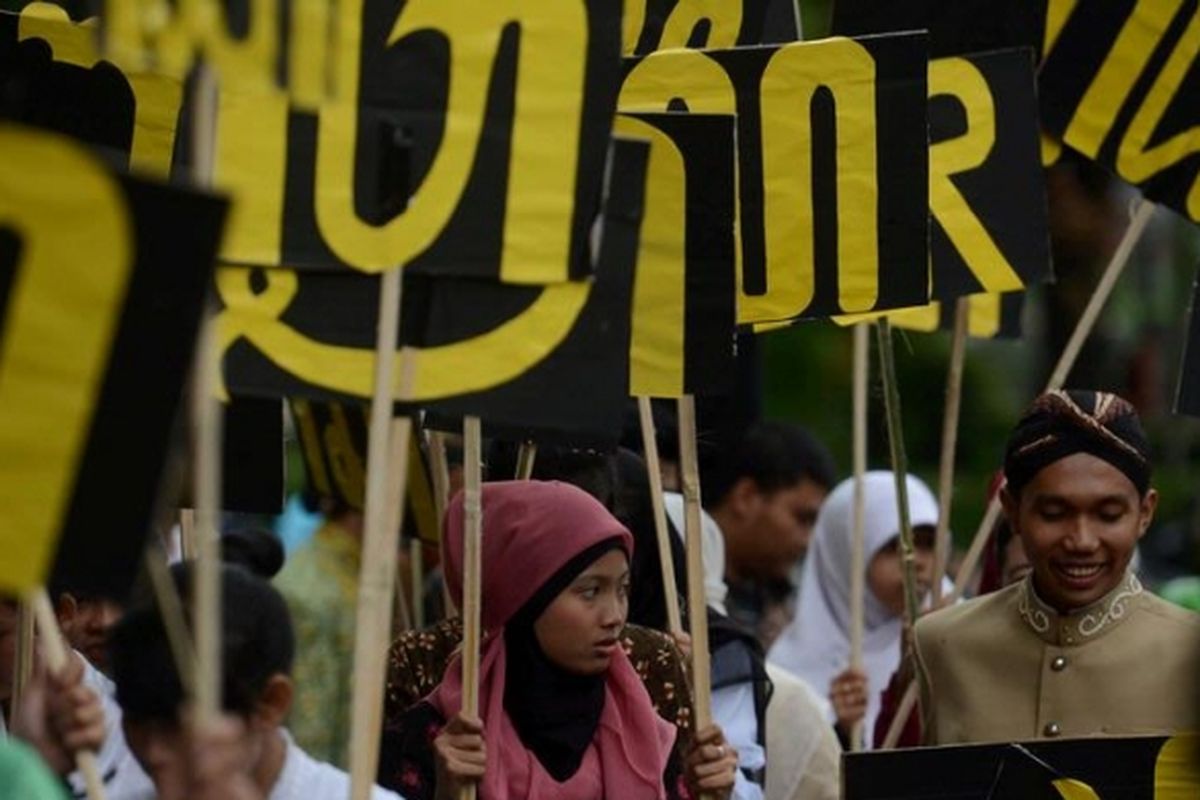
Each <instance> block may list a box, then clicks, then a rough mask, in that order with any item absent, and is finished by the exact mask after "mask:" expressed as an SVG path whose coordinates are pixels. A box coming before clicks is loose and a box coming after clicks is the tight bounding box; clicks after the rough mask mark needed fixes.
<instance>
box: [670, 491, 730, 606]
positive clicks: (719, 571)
mask: <svg viewBox="0 0 1200 800" xmlns="http://www.w3.org/2000/svg"><path fill="white" fill-rule="evenodd" d="M663 506H664V507H665V508H666V510H667V517H669V518H670V520H671V524H672V525H674V526H675V531H676V532H677V533H678V534H679V538H680V539H683V540H684V544H685V546H686V544H687V537H686V536H685V535H684V525H683V517H684V500H683V495H681V494H679V493H678V492H663ZM700 536H701V539H700V541H701V548H700V552H701V554H702V556H701V557H702V558H703V559H704V597H705V599H706V600H707V601H708V606H709V608H712V609H714V610H715V611H717V612H719V613H721V614H723V615H725V614H727V612H726V610H725V597H726V595H728V594H729V587H728V586H726V585H725V538H724V536H722V534H721V527H720V526H719V525H717V521H716V520H715V519H713V518H712V517H711V516H710V515H709V513H708V512H707V511H705V510H704V509H700Z"/></svg>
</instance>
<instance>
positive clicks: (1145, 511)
mask: <svg viewBox="0 0 1200 800" xmlns="http://www.w3.org/2000/svg"><path fill="white" fill-rule="evenodd" d="M1157 509H1158V490H1156V489H1150V490H1148V491H1147V492H1146V495H1145V496H1144V497H1143V498H1142V503H1141V507H1140V508H1139V509H1138V538H1139V539H1140V538H1142V537H1143V536H1145V535H1146V531H1148V530H1149V529H1150V523H1151V522H1153V521H1154V512H1155V511H1156V510H1157Z"/></svg>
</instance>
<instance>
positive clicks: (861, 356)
mask: <svg viewBox="0 0 1200 800" xmlns="http://www.w3.org/2000/svg"><path fill="white" fill-rule="evenodd" d="M870 346H871V341H870V337H869V323H866V322H860V323H858V324H857V325H855V326H854V366H853V377H854V387H853V406H854V422H853V438H854V442H853V459H854V517H853V528H852V533H851V536H852V539H851V545H850V666H851V668H853V669H856V670H861V669H862V668H863V626H864V624H865V620H864V617H865V616H866V612H865V610H864V609H865V606H866V579H867V568H866V527H867V517H866V502H867V498H866V487H865V483H866V475H867V380H868V373H869V365H870V359H871V352H870ZM868 688H869V689H870V690H871V691H874V690H875V688H877V687H868ZM862 746H863V723H862V721H861V720H860V721H859V722H857V723H855V724H854V727H853V729H852V730H851V732H850V749H851V750H852V751H858V750H861V749H862Z"/></svg>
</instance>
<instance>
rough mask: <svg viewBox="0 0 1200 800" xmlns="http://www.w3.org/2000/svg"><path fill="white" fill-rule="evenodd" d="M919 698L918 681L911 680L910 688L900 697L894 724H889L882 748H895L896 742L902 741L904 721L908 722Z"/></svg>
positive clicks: (893, 718)
mask: <svg viewBox="0 0 1200 800" xmlns="http://www.w3.org/2000/svg"><path fill="white" fill-rule="evenodd" d="M917 699H918V697H917V682H916V681H915V680H912V681H909V683H908V688H907V689H905V690H904V696H903V697H901V698H900V705H899V706H898V707H897V709H896V716H894V717H892V724H891V725H890V726H888V729H887V735H886V736H884V737H883V743H882V745H881V746H880V748H879V749H880V750H894V749H895V747H896V744H897V743H898V742H899V741H900V734H901V733H903V732H904V723H906V722H908V718H909V717H910V716H912V712H913V709H914V708H916V707H917Z"/></svg>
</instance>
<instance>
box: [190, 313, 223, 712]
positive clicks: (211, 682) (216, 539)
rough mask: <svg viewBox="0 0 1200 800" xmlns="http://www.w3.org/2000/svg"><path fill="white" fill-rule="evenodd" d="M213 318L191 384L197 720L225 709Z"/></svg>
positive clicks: (202, 333)
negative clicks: (193, 444)
mask: <svg viewBox="0 0 1200 800" xmlns="http://www.w3.org/2000/svg"><path fill="white" fill-rule="evenodd" d="M215 333H216V331H215V325H214V321H213V318H212V317H208V318H206V319H205V320H204V321H203V322H202V323H201V329H200V346H199V348H198V349H197V357H196V372H195V378H194V380H193V387H194V389H195V395H194V397H193V398H192V414H193V418H192V426H193V427H192V430H193V432H194V434H193V439H192V441H193V442H194V443H195V466H194V470H193V479H194V481H195V488H194V490H193V492H194V498H195V504H196V529H195V534H196V538H195V543H196V562H195V565H196V571H195V591H194V593H193V596H192V603H193V609H192V619H193V626H194V628H195V634H196V657H197V660H198V661H197V665H196V684H195V689H196V695H195V701H196V718H197V723H198V724H207V723H209V722H211V721H212V720H214V719H215V718H216V716H217V715H218V714H219V713H220V708H221V685H222V677H221V546H220V533H219V532H218V519H219V516H220V511H219V509H220V507H221V500H220V493H221V410H222V409H221V405H220V402H219V401H218V400H216V399H215V397H216V395H215V388H216V374H217V370H218V365H217V351H216V336H215Z"/></svg>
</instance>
